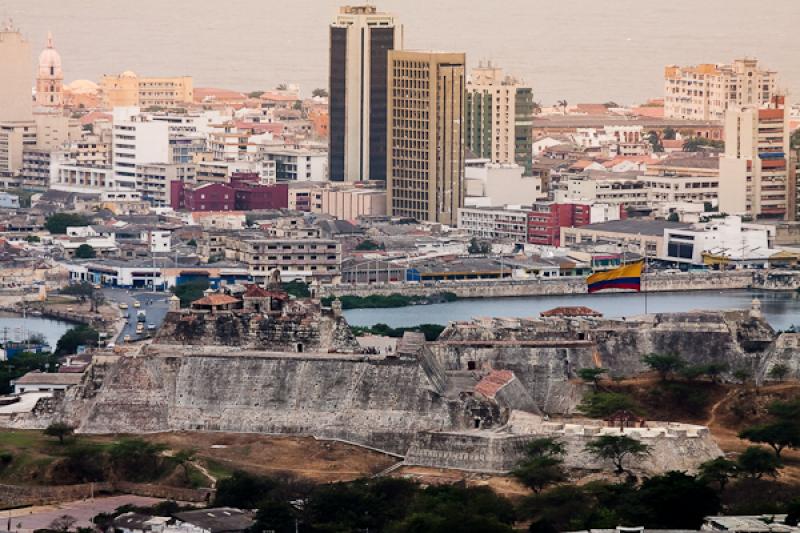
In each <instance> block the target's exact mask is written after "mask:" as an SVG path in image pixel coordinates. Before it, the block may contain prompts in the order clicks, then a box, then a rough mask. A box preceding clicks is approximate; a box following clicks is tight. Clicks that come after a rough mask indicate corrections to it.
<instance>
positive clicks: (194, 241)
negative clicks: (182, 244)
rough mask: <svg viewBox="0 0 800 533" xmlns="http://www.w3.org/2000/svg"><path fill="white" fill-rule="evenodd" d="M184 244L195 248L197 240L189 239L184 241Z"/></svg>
mask: <svg viewBox="0 0 800 533" xmlns="http://www.w3.org/2000/svg"><path fill="white" fill-rule="evenodd" d="M186 246H191V247H193V248H197V241H196V240H195V239H189V241H188V242H187V243H186Z"/></svg>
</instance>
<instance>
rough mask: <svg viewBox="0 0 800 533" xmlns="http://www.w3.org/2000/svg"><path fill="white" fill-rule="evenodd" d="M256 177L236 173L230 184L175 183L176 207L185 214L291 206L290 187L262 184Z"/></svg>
mask: <svg viewBox="0 0 800 533" xmlns="http://www.w3.org/2000/svg"><path fill="white" fill-rule="evenodd" d="M258 180H259V177H258V175H256V174H234V175H232V176H231V181H230V183H206V184H203V185H199V186H194V187H192V186H190V185H187V184H185V183H183V182H179V181H173V182H172V183H171V184H170V185H171V186H172V208H173V209H175V210H185V211H255V210H260V209H285V208H287V207H289V186H288V185H286V184H284V183H279V184H274V185H262V184H260V183H258Z"/></svg>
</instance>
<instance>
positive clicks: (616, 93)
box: [0, 0, 800, 104]
mask: <svg viewBox="0 0 800 533" xmlns="http://www.w3.org/2000/svg"><path fill="white" fill-rule="evenodd" d="M374 3H375V4H376V5H377V6H378V7H379V8H381V9H383V10H387V11H391V12H393V13H395V14H396V15H397V16H398V17H399V19H400V20H401V21H402V23H403V24H404V25H405V32H406V47H407V48H433V49H449V50H455V51H465V52H466V53H467V57H468V61H469V62H470V63H472V64H474V63H476V62H477V61H478V60H479V59H482V58H486V59H493V60H494V61H495V62H497V63H499V64H501V65H503V66H504V67H506V69H507V70H509V71H511V72H513V73H514V74H516V75H517V76H518V77H522V78H524V79H525V80H526V81H527V82H528V83H529V84H530V85H531V86H532V87H533V88H534V92H535V94H536V98H537V100H540V101H542V102H543V103H545V104H548V103H552V102H554V101H555V100H558V99H561V98H566V99H567V100H568V101H569V102H570V103H577V102H579V101H580V102H592V101H594V102H603V101H607V100H616V101H618V102H620V103H634V102H638V101H642V100H644V99H646V98H648V97H653V96H660V95H661V92H662V74H663V67H664V65H666V64H670V63H678V64H689V63H697V62H725V61H729V60H731V59H733V58H734V57H738V56H743V55H750V56H757V57H759V58H760V59H761V60H762V62H763V63H765V64H766V65H768V66H769V67H770V68H773V69H775V70H778V71H779V72H780V73H781V79H782V81H783V85H785V86H786V87H788V88H790V89H792V92H793V93H797V94H798V97H797V99H798V100H800V40H799V39H798V37H797V27H798V24H799V23H800V0H762V1H761V2H754V1H752V0H561V1H550V0H547V1H544V0H494V1H486V0H481V1H473V0H385V1H381V2H374ZM339 5H340V2H336V1H332V0H226V1H222V0H214V1H211V0H194V1H190V0H0V17H4V16H6V15H11V16H13V17H14V19H15V21H16V23H17V25H18V26H20V27H21V29H22V30H23V32H24V33H25V35H26V36H28V37H29V39H30V40H31V41H32V42H33V44H34V49H35V51H36V53H37V54H38V51H39V49H40V48H41V47H42V46H43V45H44V41H45V36H46V34H47V31H48V29H50V30H52V31H53V33H54V36H55V39H56V44H57V47H58V49H59V51H60V52H61V54H62V56H63V61H64V70H65V73H66V77H67V80H68V81H70V80H74V79H80V78H88V79H95V80H96V79H97V78H98V77H99V76H100V75H101V74H103V73H119V72H121V71H123V70H134V71H136V72H138V73H141V74H149V75H166V74H176V75H177V74H190V75H192V76H194V77H195V85H196V86H215V87H230V88H236V89H243V90H255V89H263V88H268V87H271V86H274V85H276V84H278V83H281V82H284V81H288V82H295V83H299V84H300V85H301V86H302V88H303V89H304V91H306V92H310V91H311V89H313V88H314V87H320V86H325V85H327V81H326V80H327V61H328V55H327V47H328V37H327V25H328V24H329V23H330V21H331V20H332V18H333V17H334V16H335V13H336V10H337V7H338V6H339Z"/></svg>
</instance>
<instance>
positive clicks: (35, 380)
mask: <svg viewBox="0 0 800 533" xmlns="http://www.w3.org/2000/svg"><path fill="white" fill-rule="evenodd" d="M81 379H83V374H76V373H63V374H61V373H52V372H28V373H27V374H25V375H24V376H22V377H21V378H18V379H15V380H14V383H15V384H16V385H66V386H71V385H78V384H79V383H80V382H81Z"/></svg>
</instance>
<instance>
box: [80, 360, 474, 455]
mask: <svg viewBox="0 0 800 533" xmlns="http://www.w3.org/2000/svg"><path fill="white" fill-rule="evenodd" d="M433 390H436V387H435V386H434V385H433V384H432V383H431V382H430V380H429V379H428V375H427V373H426V372H425V371H424V370H423V369H422V367H421V366H420V365H419V364H418V363H417V362H416V361H399V360H357V359H349V360H348V359H335V358H331V359H324V358H322V359H319V358H317V359H301V358H281V357H273V358H269V357H253V356H237V357H235V358H233V357H225V356H220V357H213V356H186V357H157V356H145V357H130V358H121V359H120V360H119V362H118V363H117V364H116V365H115V366H114V367H113V368H112V369H110V371H109V372H108V375H107V376H106V379H105V382H104V383H103V386H102V387H101V388H100V389H99V390H98V391H97V395H96V397H95V398H94V399H93V400H92V406H91V407H90V408H89V409H88V411H87V414H86V415H85V417H83V419H82V420H81V423H80V427H79V430H80V431H82V432H88V433H113V432H120V433H139V432H156V431H169V430H208V431H232V432H258V433H280V434H302V435H316V436H320V437H327V438H340V439H344V440H350V441H354V442H359V443H363V444H367V445H370V446H375V447H377V448H381V449H386V450H388V451H392V452H396V453H404V452H405V450H406V448H407V444H408V441H409V439H410V437H411V436H412V435H413V433H414V432H416V431H419V430H423V429H452V428H461V427H466V426H465V424H467V423H470V422H471V418H469V416H468V414H467V413H466V412H465V407H464V405H463V404H462V403H459V402H451V401H448V400H446V399H444V398H442V397H441V396H439V395H437V394H435V393H434V392H432V391H433Z"/></svg>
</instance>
